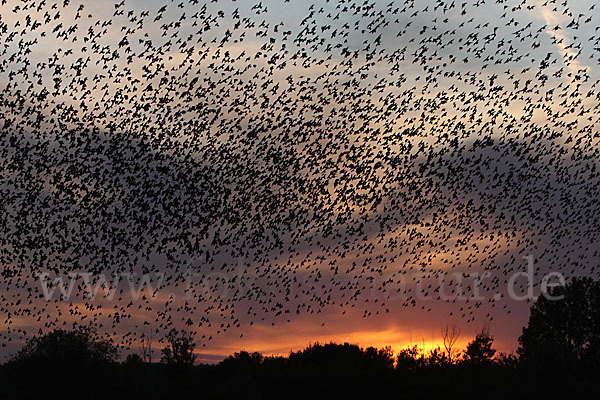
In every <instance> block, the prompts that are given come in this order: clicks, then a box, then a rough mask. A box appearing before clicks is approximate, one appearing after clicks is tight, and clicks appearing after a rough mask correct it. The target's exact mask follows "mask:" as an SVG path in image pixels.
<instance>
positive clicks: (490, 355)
mask: <svg viewBox="0 0 600 400" xmlns="http://www.w3.org/2000/svg"><path fill="white" fill-rule="evenodd" d="M493 344H494V338H493V337H492V335H491V334H490V333H489V330H488V329H487V328H485V327H484V328H483V329H482V330H481V332H479V333H478V334H477V335H476V336H475V339H473V340H472V341H471V342H470V343H469V344H468V345H467V349H466V350H465V355H464V359H465V362H467V363H469V364H478V365H483V364H490V363H491V362H492V361H493V360H494V355H495V354H496V350H495V349H494V348H492V346H493Z"/></svg>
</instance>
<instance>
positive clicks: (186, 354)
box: [161, 329, 196, 365]
mask: <svg viewBox="0 0 600 400" xmlns="http://www.w3.org/2000/svg"><path fill="white" fill-rule="evenodd" d="M167 342H168V345H167V346H166V347H165V348H163V349H162V350H161V352H162V357H161V362H163V363H165V364H170V365H193V364H194V361H196V354H194V349H195V348H196V344H195V343H194V335H193V334H192V333H187V332H181V333H179V332H178V331H177V330H176V329H171V331H170V332H169V333H168V334H167Z"/></svg>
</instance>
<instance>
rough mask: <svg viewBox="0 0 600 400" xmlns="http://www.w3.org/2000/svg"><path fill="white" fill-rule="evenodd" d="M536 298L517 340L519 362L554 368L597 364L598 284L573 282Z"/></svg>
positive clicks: (599, 327)
mask: <svg viewBox="0 0 600 400" xmlns="http://www.w3.org/2000/svg"><path fill="white" fill-rule="evenodd" d="M549 295H550V296H540V297H539V298H538V299H537V301H536V302H535V303H534V304H533V306H532V307H531V315H530V317H529V322H528V325H527V327H525V328H523V334H522V335H521V337H520V338H519V348H518V349H517V353H518V354H519V358H520V360H521V361H523V362H525V363H529V364H537V365H541V366H547V367H551V368H556V367H559V366H563V367H566V368H570V367H572V366H574V365H583V366H586V367H587V368H588V369H589V367H595V368H598V366H599V363H600V361H599V360H600V282H597V281H593V280H592V279H590V278H579V279H578V278H576V279H573V280H572V281H571V282H570V283H569V284H567V285H566V286H564V287H555V288H552V289H551V290H550V291H549Z"/></svg>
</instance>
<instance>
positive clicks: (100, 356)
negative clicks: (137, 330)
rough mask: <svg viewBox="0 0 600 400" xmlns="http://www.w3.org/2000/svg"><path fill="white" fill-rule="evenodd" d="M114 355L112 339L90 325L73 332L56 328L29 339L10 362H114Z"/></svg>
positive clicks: (115, 357) (116, 351) (116, 354)
mask: <svg viewBox="0 0 600 400" xmlns="http://www.w3.org/2000/svg"><path fill="white" fill-rule="evenodd" d="M117 356H118V349H117V347H115V346H114V345H113V344H112V342H111V341H109V340H106V339H101V338H99V337H97V336H96V334H95V333H94V331H92V330H91V329H89V328H86V327H78V328H77V329H75V330H72V331H66V330H62V329H56V330H54V331H52V332H49V333H47V334H45V335H42V336H36V337H33V338H31V339H29V340H28V341H27V343H26V344H25V346H23V348H22V349H21V350H19V352H17V354H16V355H15V356H14V357H13V358H12V361H13V362H18V363H25V362H36V363H45V362H51V363H53V364H56V363H61V364H70V365H79V364H82V363H87V364H90V363H109V362H114V361H116V359H117Z"/></svg>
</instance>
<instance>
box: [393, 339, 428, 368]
mask: <svg viewBox="0 0 600 400" xmlns="http://www.w3.org/2000/svg"><path fill="white" fill-rule="evenodd" d="M424 362H425V361H424V357H423V355H419V349H418V348H417V346H416V345H415V346H413V347H407V348H406V349H402V350H400V352H398V355H397V356H396V369H397V370H399V371H411V372H414V371H416V370H417V369H418V368H420V367H422V366H423V365H424Z"/></svg>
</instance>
